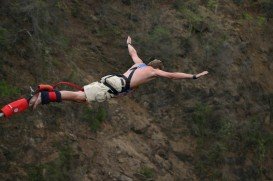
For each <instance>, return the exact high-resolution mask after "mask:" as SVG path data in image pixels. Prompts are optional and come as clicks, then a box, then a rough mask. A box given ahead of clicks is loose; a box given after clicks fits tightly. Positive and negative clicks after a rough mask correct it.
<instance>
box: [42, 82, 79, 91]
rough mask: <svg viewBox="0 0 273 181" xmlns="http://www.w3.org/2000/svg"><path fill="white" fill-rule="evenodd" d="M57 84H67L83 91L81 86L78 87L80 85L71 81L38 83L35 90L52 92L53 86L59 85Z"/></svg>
mask: <svg viewBox="0 0 273 181" xmlns="http://www.w3.org/2000/svg"><path fill="white" fill-rule="evenodd" d="M59 85H67V86H69V87H72V88H75V89H77V90H79V91H84V90H83V88H82V87H80V86H78V85H76V84H73V83H71V82H57V83H55V84H53V85H47V84H40V85H39V86H38V89H37V91H39V92H41V91H49V92H52V91H54V90H55V88H56V87H57V86H59Z"/></svg>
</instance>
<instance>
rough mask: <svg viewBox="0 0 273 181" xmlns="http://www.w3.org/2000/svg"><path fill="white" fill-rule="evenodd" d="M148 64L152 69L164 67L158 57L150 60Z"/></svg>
mask: <svg viewBox="0 0 273 181" xmlns="http://www.w3.org/2000/svg"><path fill="white" fill-rule="evenodd" d="M148 66H151V67H153V68H154V69H160V70H163V69H164V65H163V63H162V61H161V60H158V59H154V60H152V61H150V62H149V63H148Z"/></svg>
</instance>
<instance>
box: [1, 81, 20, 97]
mask: <svg viewBox="0 0 273 181" xmlns="http://www.w3.org/2000/svg"><path fill="white" fill-rule="evenodd" d="M19 94H20V89H19V88H17V87H14V86H11V85H9V84H8V83H7V82H6V81H3V80H1V81H0V97H10V96H17V95H19Z"/></svg>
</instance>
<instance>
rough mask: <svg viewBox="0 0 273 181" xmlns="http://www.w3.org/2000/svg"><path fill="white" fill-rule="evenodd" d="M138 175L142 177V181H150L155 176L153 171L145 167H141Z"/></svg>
mask: <svg viewBox="0 0 273 181" xmlns="http://www.w3.org/2000/svg"><path fill="white" fill-rule="evenodd" d="M138 173H139V174H140V175H141V176H143V177H144V178H143V179H144V180H152V179H153V178H154V176H155V172H154V169H152V168H149V167H146V166H144V167H141V168H140V170H139V171H138Z"/></svg>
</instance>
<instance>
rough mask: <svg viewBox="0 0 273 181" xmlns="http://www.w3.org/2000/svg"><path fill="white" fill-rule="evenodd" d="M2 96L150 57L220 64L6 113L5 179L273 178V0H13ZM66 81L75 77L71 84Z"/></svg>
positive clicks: (4, 18) (178, 63) (0, 41)
mask: <svg viewBox="0 0 273 181" xmlns="http://www.w3.org/2000/svg"><path fill="white" fill-rule="evenodd" d="M0 5H1V6H0V8H1V11H0V20H1V21H0V53H1V56H0V70H1V71H0V76H1V80H0V97H1V99H0V103H1V105H4V104H5V103H7V102H9V101H12V100H14V99H16V98H17V97H20V96H21V95H27V94H28V86H29V85H37V84H39V83H53V82H58V81H71V82H75V83H77V84H80V85H85V84H88V83H90V82H92V81H96V80H98V79H99V78H100V77H101V76H103V75H105V74H108V73H110V72H123V71H125V70H126V69H127V68H128V67H130V66H131V64H132V61H131V60H130V57H129V56H128V52H127V48H126V44H125V40H126V37H127V35H131V36H132V38H133V45H134V46H135V48H136V49H137V51H138V53H139V55H140V57H141V58H142V59H143V60H144V62H146V63H147V62H148V61H149V59H151V58H153V57H155V58H158V59H161V60H163V61H164V63H165V68H166V70H168V71H182V72H187V73H197V72H200V71H203V70H208V71H209V72H210V74H209V75H208V76H207V77H206V78H204V79H200V80H196V81H193V80H175V81H173V80H164V79H160V80H155V81H154V82H152V83H151V84H149V85H144V86H143V87H140V88H139V90H137V91H136V92H135V93H133V94H132V95H130V96H127V97H120V98H118V99H113V100H111V101H109V102H107V103H103V104H92V105H87V104H78V103H70V102H65V103H62V104H51V105H48V106H41V107H39V108H38V109H37V110H35V111H31V110H30V111H27V112H25V113H23V114H20V115H16V116H14V117H12V118H10V119H4V120H3V121H2V123H1V124H0V129H1V131H0V135H1V136H0V175H1V178H2V179H3V180H15V179H19V180H200V179H201V180H211V179H216V180H219V179H220V180H221V179H227V180H249V179H257V180H260V179H261V180H266V179H267V180H270V179H273V170H272V168H273V165H272V164H273V162H272V146H273V135H272V130H273V127H272V119H273V112H272V110H273V84H272V81H273V76H272V69H273V61H272V9H273V7H272V6H273V4H272V2H271V1H266V0H263V1H255V2H254V1H253V2H245V1H230V2H225V1H224V2H222V1H214V0H208V1H198V0H196V1H179V0H177V1H151V2H141V1H136V2H134V1H126V0H122V1H107V2H106V1H85V0H77V1H75V0H72V1H62V0H59V1H47V2H45V1H32V0H18V1H13V2H10V1H2V2H0ZM63 88H64V89H66V88H67V87H63Z"/></svg>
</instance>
